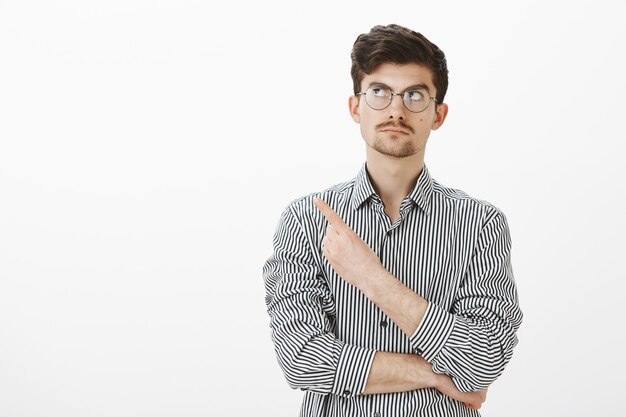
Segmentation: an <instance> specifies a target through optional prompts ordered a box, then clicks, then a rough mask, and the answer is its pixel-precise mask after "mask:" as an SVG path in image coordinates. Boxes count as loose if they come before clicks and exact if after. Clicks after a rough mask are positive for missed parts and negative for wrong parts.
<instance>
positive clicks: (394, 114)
mask: <svg viewBox="0 0 626 417" xmlns="http://www.w3.org/2000/svg"><path fill="white" fill-rule="evenodd" d="M396 96H398V97H397V99H396ZM403 96H404V94H401V93H392V94H391V103H390V104H389V107H387V110H389V118H390V119H404V116H405V115H406V113H405V111H406V107H405V106H404V101H403Z"/></svg>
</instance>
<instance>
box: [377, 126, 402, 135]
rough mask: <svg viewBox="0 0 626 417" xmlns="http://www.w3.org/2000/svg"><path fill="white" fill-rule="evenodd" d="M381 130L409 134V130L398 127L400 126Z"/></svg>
mask: <svg viewBox="0 0 626 417" xmlns="http://www.w3.org/2000/svg"><path fill="white" fill-rule="evenodd" d="M381 132H387V133H396V134H403V135H408V134H409V132H407V131H406V130H402V129H398V128H395V127H394V128H389V127H387V128H384V129H381Z"/></svg>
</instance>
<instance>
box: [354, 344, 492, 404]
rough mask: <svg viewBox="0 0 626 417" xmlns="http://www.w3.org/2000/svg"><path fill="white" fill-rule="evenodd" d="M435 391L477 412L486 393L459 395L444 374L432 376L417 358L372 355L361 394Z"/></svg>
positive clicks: (427, 366) (406, 355)
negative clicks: (433, 389) (427, 389)
mask: <svg viewBox="0 0 626 417" xmlns="http://www.w3.org/2000/svg"><path fill="white" fill-rule="evenodd" d="M422 388H435V389H437V390H438V391H439V392H441V393H442V394H444V395H447V396H449V397H451V398H453V399H455V400H457V401H461V402H463V403H465V405H466V406H467V407H470V408H474V409H478V408H480V406H481V405H482V403H483V402H484V401H485V398H486V391H481V392H461V391H459V389H458V388H457V387H456V386H455V385H454V383H453V382H452V379H451V378H450V377H448V376H447V375H441V374H436V373H434V372H433V370H432V366H431V365H430V363H428V362H426V360H425V359H424V358H422V357H421V356H418V355H408V354H403V353H391V352H376V355H375V356H374V361H373V362H372V367H371V369H370V372H369V376H368V378H367V384H366V385H365V390H364V391H363V394H386V393H390V392H404V391H413V390H416V389H422Z"/></svg>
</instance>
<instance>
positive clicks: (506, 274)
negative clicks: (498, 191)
mask: <svg viewBox="0 0 626 417" xmlns="http://www.w3.org/2000/svg"><path fill="white" fill-rule="evenodd" d="M316 196H317V197H319V198H321V199H323V200H325V201H326V202H328V204H329V205H330V206H331V207H332V208H333V210H335V211H336V212H337V213H338V214H339V215H340V216H341V217H342V218H343V220H344V221H345V223H346V224H347V225H348V226H350V227H351V228H352V229H353V230H354V231H355V232H356V233H357V234H358V235H359V236H360V237H361V238H362V239H363V240H364V241H365V242H366V243H367V244H368V245H369V246H370V247H371V248H372V249H373V250H374V251H375V252H376V254H377V255H378V256H379V258H380V260H381V262H382V264H383V266H384V267H385V268H386V269H387V270H388V271H389V272H391V273H392V274H393V275H394V276H395V277H396V278H397V279H399V280H400V281H402V283H404V284H405V285H406V286H407V287H409V288H411V289H412V290H413V291H415V292H416V293H417V294H419V295H420V296H422V297H423V298H425V299H426V300H428V307H427V310H426V313H425V315H424V317H423V319H422V321H421V322H420V324H419V326H418V327H417V329H416V330H415V332H414V333H413V334H412V335H411V336H407V335H406V334H405V333H403V332H402V330H400V328H399V327H398V326H396V325H395V323H393V322H392V321H391V320H390V319H389V318H388V317H387V316H386V315H385V313H383V311H382V310H380V309H379V308H378V307H377V306H376V305H375V304H374V303H372V302H371V301H370V300H369V299H368V298H366V297H365V295H364V294H363V293H362V292H361V291H359V290H358V289H357V288H356V287H354V286H352V285H350V284H348V283H346V282H345V281H344V280H342V279H341V277H339V276H338V275H337V274H336V273H335V272H334V270H333V269H332V267H331V266H330V264H329V262H328V261H327V260H326V258H325V257H324V256H323V254H322V249H321V243H322V239H323V238H324V235H325V230H326V220H325V218H324V216H323V215H322V214H321V213H320V212H319V211H318V209H317V208H316V207H315V206H314V205H313V197H316ZM273 243H274V251H273V253H272V255H271V256H270V257H269V259H268V260H267V261H266V262H265V264H264V266H263V278H264V280H265V288H266V292H267V295H266V305H267V310H268V313H269V315H270V327H271V331H272V340H273V342H274V345H275V349H276V354H277V358H278V362H279V364H280V366H281V368H282V370H283V372H284V374H285V377H286V379H287V382H288V384H289V385H290V386H291V387H292V388H295V389H302V390H304V391H306V392H305V395H304V400H303V404H302V408H301V412H300V416H302V417H310V416H350V417H358V416H364V417H365V416H367V417H395V416H428V417H433V416H479V415H480V414H479V412H478V411H476V410H471V409H469V408H467V407H465V406H464V405H463V404H462V403H460V402H458V401H456V400H453V399H452V398H450V397H447V396H445V395H443V394H441V393H440V392H439V391H437V390H435V389H432V388H427V389H419V390H414V391H408V392H398V393H391V394H373V395H363V391H364V389H365V385H366V382H367V377H368V372H369V370H370V367H371V365H372V361H373V358H374V354H375V353H376V351H386V352H397V353H412V354H417V355H421V356H422V357H423V358H424V359H426V360H427V361H428V362H430V363H431V364H432V366H433V370H434V371H435V372H437V373H443V374H447V375H449V376H450V377H451V378H452V379H453V381H454V383H455V384H456V386H457V387H458V388H459V389H460V390H461V391H475V390H479V389H483V388H485V387H487V386H488V385H489V384H491V383H492V382H493V381H494V380H495V379H496V378H497V377H498V376H499V375H500V374H501V373H502V371H503V370H504V367H505V366H506V364H507V363H508V361H509V360H510V359H511V355H512V351H513V347H514V346H515V345H516V344H517V338H516V335H515V332H516V331H517V329H518V327H519V326H520V323H521V320H522V312H521V310H520V308H519V304H518V297H517V290H516V287H515V281H514V279H513V272H512V269H511V257H510V248H511V240H510V235H509V230H508V225H507V222H506V219H505V217H504V215H503V214H502V212H501V211H500V210H499V209H497V208H496V207H494V206H493V205H491V204H489V203H487V202H485V201H481V200H478V199H475V198H472V197H470V196H468V195H467V194H465V193H463V192H462V191H459V190H455V189H451V188H447V187H444V186H442V185H441V184H439V183H437V182H436V181H434V180H433V179H432V178H431V177H430V175H429V173H428V170H427V168H426V167H424V169H423V170H422V172H421V174H420V175H419V177H418V180H417V183H416V185H415V187H414V189H413V190H412V191H411V192H410V193H409V195H408V196H407V197H406V198H405V199H404V200H403V202H402V204H401V206H400V217H399V218H398V220H397V221H395V222H394V223H393V224H392V222H391V220H390V218H389V217H388V216H387V214H386V213H385V212H384V206H383V203H382V201H381V199H380V197H379V196H378V195H377V194H376V192H375V191H374V188H373V187H372V184H371V182H370V180H369V176H368V173H367V169H366V166H365V165H363V167H362V169H361V171H360V172H359V174H358V175H357V177H356V178H354V179H353V180H352V181H349V182H345V183H341V184H338V185H335V186H333V187H331V188H329V189H327V190H325V191H323V192H321V193H315V194H311V195H309V196H306V197H303V198H300V199H297V200H295V201H293V202H292V203H291V204H289V206H288V207H287V208H286V209H285V211H284V212H283V213H282V216H281V218H280V221H279V224H278V227H277V229H276V233H275V235H274V241H273Z"/></svg>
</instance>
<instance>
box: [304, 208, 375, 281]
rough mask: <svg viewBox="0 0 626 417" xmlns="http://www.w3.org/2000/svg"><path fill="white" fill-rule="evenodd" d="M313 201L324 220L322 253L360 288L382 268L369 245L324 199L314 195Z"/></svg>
mask: <svg viewBox="0 0 626 417" xmlns="http://www.w3.org/2000/svg"><path fill="white" fill-rule="evenodd" d="M313 204H315V206H316V207H317V208H318V209H319V210H320V211H321V212H322V214H323V215H324V217H326V220H327V221H328V226H327V228H326V235H325V236H324V239H323V240H322V253H323V254H324V256H325V257H326V259H328V262H330V265H331V266H332V267H333V269H334V270H335V272H337V274H339V276H340V277H341V278H343V279H344V280H345V281H347V282H348V283H350V284H352V285H354V286H355V287H357V288H359V289H361V290H363V289H364V287H366V286H367V284H368V282H369V281H368V280H370V279H373V278H375V277H376V276H377V275H378V274H380V273H385V272H386V270H385V268H384V267H383V266H382V264H381V263H380V260H379V259H378V256H377V255H376V253H375V252H374V251H373V250H372V248H370V247H369V246H368V245H367V243H365V242H364V241H363V239H361V238H360V237H359V235H357V234H356V233H355V232H354V230H352V229H351V228H350V227H349V226H348V225H347V224H346V223H345V222H344V221H343V219H342V218H341V217H339V215H338V214H337V213H335V211H334V210H333V209H332V208H331V207H330V206H329V205H328V204H327V203H326V202H325V201H324V200H321V199H319V198H314V199H313Z"/></svg>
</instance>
